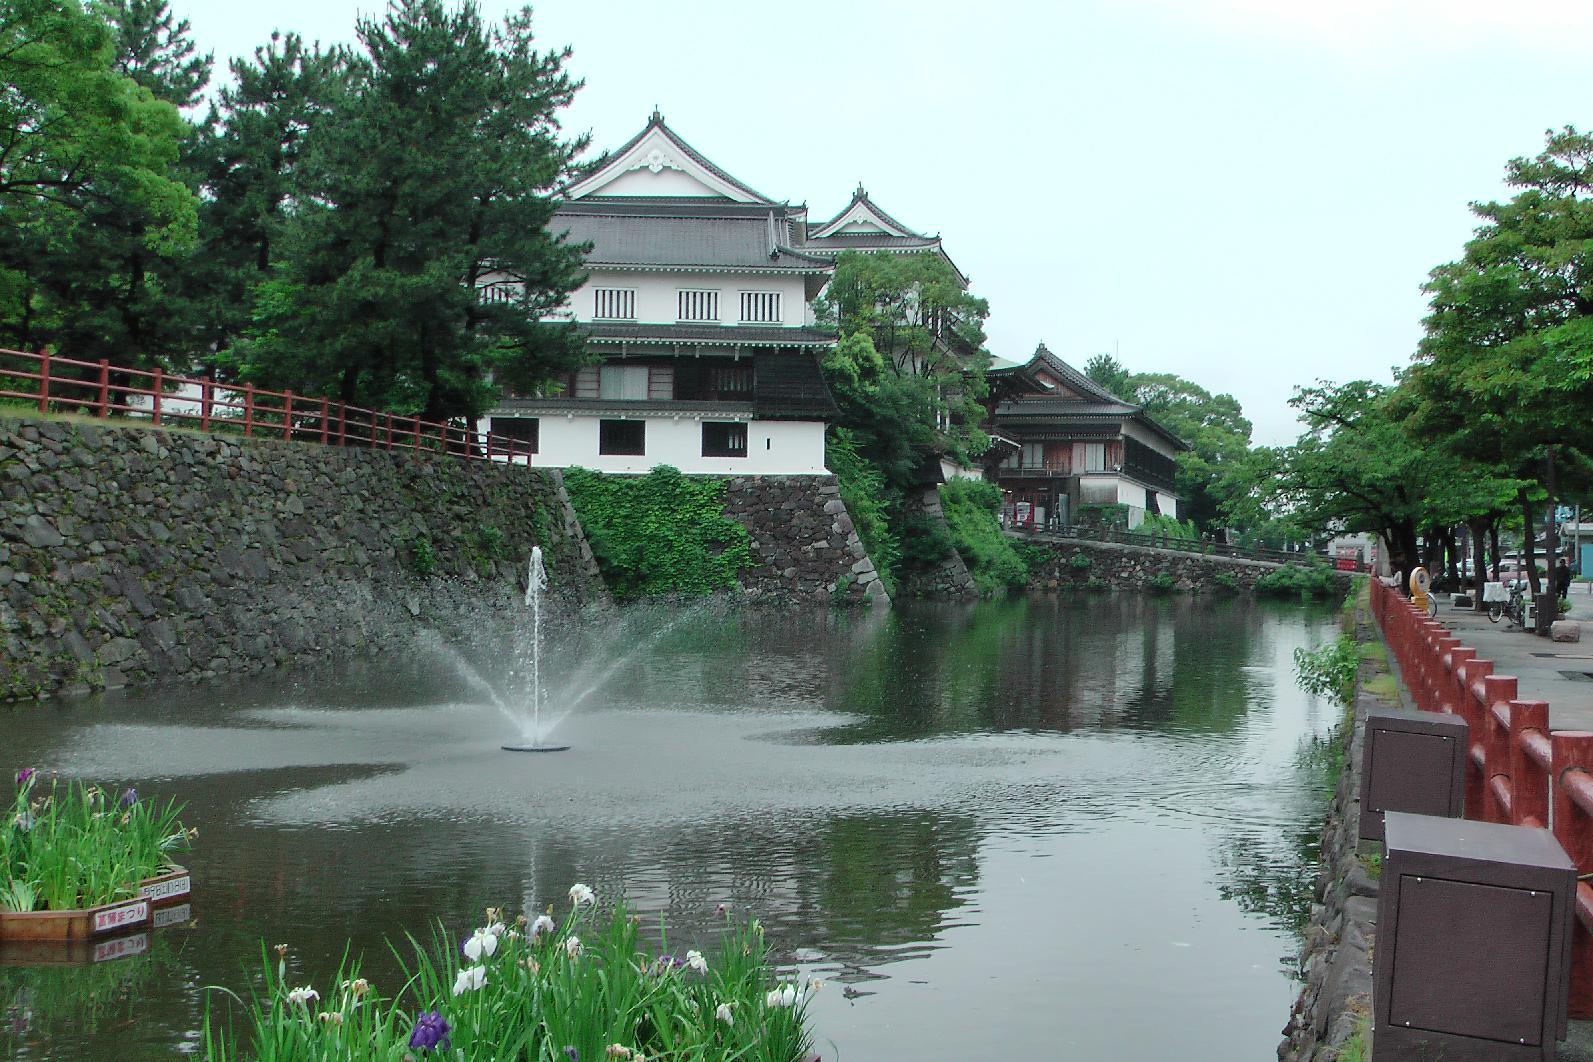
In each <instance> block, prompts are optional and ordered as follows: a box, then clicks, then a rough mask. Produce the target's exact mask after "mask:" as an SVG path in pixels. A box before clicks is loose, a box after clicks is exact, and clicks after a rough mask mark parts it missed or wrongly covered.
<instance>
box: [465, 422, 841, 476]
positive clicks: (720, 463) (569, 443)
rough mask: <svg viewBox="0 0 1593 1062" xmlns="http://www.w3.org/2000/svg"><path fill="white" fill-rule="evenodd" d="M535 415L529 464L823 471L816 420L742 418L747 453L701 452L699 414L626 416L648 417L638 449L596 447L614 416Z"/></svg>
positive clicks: (728, 472)
mask: <svg viewBox="0 0 1593 1062" xmlns="http://www.w3.org/2000/svg"><path fill="white" fill-rule="evenodd" d="M537 419H538V420H539V421H540V423H539V425H538V428H537V434H538V440H537V453H536V456H535V457H534V458H533V459H532V464H534V465H537V466H540V467H547V468H567V467H570V466H572V465H579V466H580V467H581V468H590V469H594V470H596V471H598V472H637V473H640V472H648V471H651V470H652V469H653V468H654V467H655V466H657V465H673V466H674V467H676V468H678V469H680V470H681V471H682V472H687V473H690V474H693V475H725V476H814V475H824V474H826V473H827V471H828V470H827V469H826V468H825V467H824V424H823V423H822V422H820V421H806V420H752V421H749V422H747V456H746V457H704V456H703V455H702V420H699V419H697V418H695V417H673V416H669V415H663V416H637V417H635V418H626V419H636V420H642V421H645V422H646V423H647V437H646V440H645V446H646V450H647V452H646V453H644V454H639V455H627V454H600V453H598V452H597V442H598V423H599V421H602V420H608V419H613V418H609V417H593V416H585V415H579V414H577V415H574V416H565V415H563V414H554V415H551V416H541V417H538V418H537ZM704 419H706V420H723V419H726V418H718V417H707V418H704ZM477 430H478V431H483V432H484V431H486V430H487V421H485V420H482V421H479V422H478V423H477Z"/></svg>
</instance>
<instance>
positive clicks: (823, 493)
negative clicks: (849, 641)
mask: <svg viewBox="0 0 1593 1062" xmlns="http://www.w3.org/2000/svg"><path fill="white" fill-rule="evenodd" d="M725 515H726V516H727V517H729V518H730V519H732V520H734V521H736V522H737V523H739V524H741V525H742V526H743V527H745V528H746V529H747V531H748V533H749V534H750V535H751V536H752V550H753V553H754V554H755V555H756V556H757V558H758V561H759V563H758V564H757V566H755V567H753V568H750V569H748V570H747V571H745V572H743V573H742V575H741V585H742V586H743V587H744V588H745V589H746V592H747V597H748V598H750V599H753V600H761V601H807V602H813V603H818V604H862V603H878V604H885V605H888V604H890V597H889V596H888V595H887V593H886V591H885V584H884V583H882V582H881V581H880V578H879V574H878V573H877V572H876V571H875V570H874V563H873V561H871V560H869V559H868V554H867V553H865V552H864V550H863V543H862V542H861V541H860V540H859V539H858V537H857V531H856V530H855V529H854V528H853V527H852V518H851V516H850V515H849V514H848V513H847V511H846V503H844V502H843V501H841V488H840V486H839V485H838V484H837V483H836V480H835V477H834V476H737V477H735V478H733V479H731V480H729V481H728V483H727V484H726V487H725Z"/></svg>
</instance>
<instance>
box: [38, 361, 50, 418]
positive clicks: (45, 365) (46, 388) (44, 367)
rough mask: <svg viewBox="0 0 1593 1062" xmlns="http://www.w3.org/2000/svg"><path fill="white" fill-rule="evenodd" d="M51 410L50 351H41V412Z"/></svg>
mask: <svg viewBox="0 0 1593 1062" xmlns="http://www.w3.org/2000/svg"><path fill="white" fill-rule="evenodd" d="M49 411H50V352H49V351H48V350H43V349H41V350H40V351H39V412H40V413H48V412H49Z"/></svg>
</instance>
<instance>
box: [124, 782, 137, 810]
mask: <svg viewBox="0 0 1593 1062" xmlns="http://www.w3.org/2000/svg"><path fill="white" fill-rule="evenodd" d="M136 803H138V790H136V789H133V788H131V787H129V788H128V790H127V792H125V793H123V794H122V799H121V801H120V804H121V806H122V807H124V808H130V807H132V806H133V805H134V804H136Z"/></svg>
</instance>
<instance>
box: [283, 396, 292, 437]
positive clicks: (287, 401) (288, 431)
mask: <svg viewBox="0 0 1593 1062" xmlns="http://www.w3.org/2000/svg"><path fill="white" fill-rule="evenodd" d="M282 437H283V438H284V439H291V438H293V392H292V391H287V392H284V393H283V395H282Z"/></svg>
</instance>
